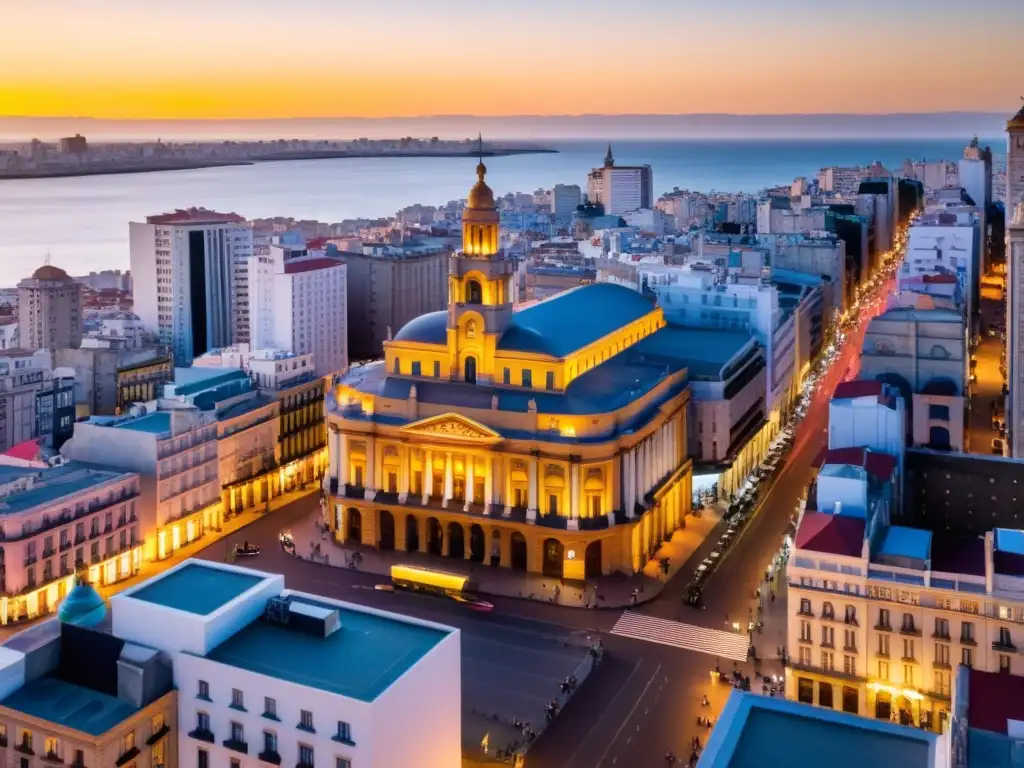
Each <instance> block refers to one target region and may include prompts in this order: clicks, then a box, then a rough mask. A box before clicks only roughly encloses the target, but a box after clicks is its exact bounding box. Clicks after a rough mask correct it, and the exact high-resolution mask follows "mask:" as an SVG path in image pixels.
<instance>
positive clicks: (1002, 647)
mask: <svg viewBox="0 0 1024 768" xmlns="http://www.w3.org/2000/svg"><path fill="white" fill-rule="evenodd" d="M992 650H993V651H1002V652H1004V653H1016V652H1017V646H1016V645H1014V644H1013V642H1012V641H1011V640H1010V639H1009V638H1007V639H1006V641H1005V642H1003V640H1001V639H1000V640H993V641H992Z"/></svg>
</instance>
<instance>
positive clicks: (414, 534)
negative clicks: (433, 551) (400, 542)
mask: <svg viewBox="0 0 1024 768" xmlns="http://www.w3.org/2000/svg"><path fill="white" fill-rule="evenodd" d="M405 551H406V552H419V551H420V527H419V523H417V522H416V516H415V515H406V516H405Z"/></svg>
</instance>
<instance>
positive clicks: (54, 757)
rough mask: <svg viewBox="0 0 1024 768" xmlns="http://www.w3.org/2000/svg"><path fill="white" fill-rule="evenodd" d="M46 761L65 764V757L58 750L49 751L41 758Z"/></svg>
mask: <svg viewBox="0 0 1024 768" xmlns="http://www.w3.org/2000/svg"><path fill="white" fill-rule="evenodd" d="M39 759H40V760H42V761H43V762H45V763H51V764H53V765H64V760H63V758H62V757H61V756H60V755H58V754H57V753H56V752H47V753H46V754H45V755H43V756H42V757H40V758H39Z"/></svg>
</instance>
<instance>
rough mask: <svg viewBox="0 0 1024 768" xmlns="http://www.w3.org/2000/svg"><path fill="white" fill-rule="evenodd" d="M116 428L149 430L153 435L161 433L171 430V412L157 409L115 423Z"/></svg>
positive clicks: (138, 430)
mask: <svg viewBox="0 0 1024 768" xmlns="http://www.w3.org/2000/svg"><path fill="white" fill-rule="evenodd" d="M114 426H115V427H117V429H132V430H135V431H136V432H149V433H151V434H154V435H162V434H163V433H165V432H170V431H171V414H170V413H168V412H167V411H157V412H156V413H150V414H147V415H145V416H139V417H138V418H134V419H126V420H125V421H122V422H121V423H119V424H115V425H114Z"/></svg>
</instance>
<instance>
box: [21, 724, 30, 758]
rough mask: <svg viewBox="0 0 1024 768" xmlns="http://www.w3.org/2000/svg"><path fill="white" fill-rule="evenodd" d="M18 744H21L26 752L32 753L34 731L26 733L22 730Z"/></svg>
mask: <svg viewBox="0 0 1024 768" xmlns="http://www.w3.org/2000/svg"><path fill="white" fill-rule="evenodd" d="M18 743H20V744H21V748H22V750H23V751H25V752H31V751H32V731H26V730H25V729H24V728H22V730H21V735H20V736H19V738H18Z"/></svg>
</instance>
